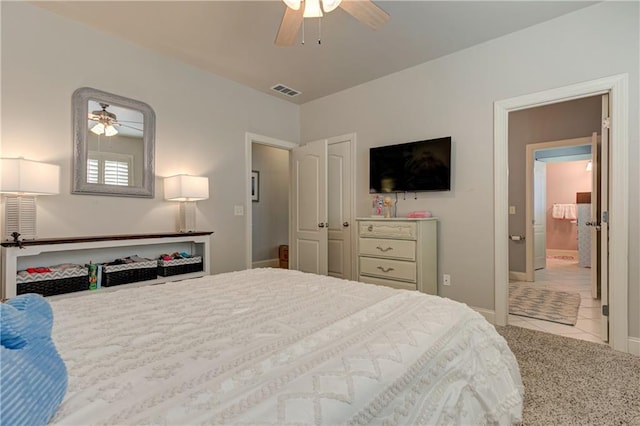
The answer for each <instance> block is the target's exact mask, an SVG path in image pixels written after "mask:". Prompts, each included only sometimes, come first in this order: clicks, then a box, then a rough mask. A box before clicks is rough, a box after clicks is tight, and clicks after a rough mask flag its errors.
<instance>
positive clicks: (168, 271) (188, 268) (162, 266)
mask: <svg viewBox="0 0 640 426" xmlns="http://www.w3.org/2000/svg"><path fill="white" fill-rule="evenodd" d="M203 269H204V268H203V263H202V257H201V256H194V257H188V258H185V259H172V260H159V261H158V275H160V276H162V277H168V276H171V275H180V274H188V273H191V272H200V271H202V270H203Z"/></svg>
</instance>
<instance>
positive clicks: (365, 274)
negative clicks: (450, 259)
mask: <svg viewBox="0 0 640 426" xmlns="http://www.w3.org/2000/svg"><path fill="white" fill-rule="evenodd" d="M356 220H357V223H358V280H359V281H362V282H366V283H371V284H380V285H386V286H390V287H395V288H402V289H408V290H418V291H421V292H423V293H429V294H438V271H437V265H438V256H437V253H438V247H437V225H438V220H437V218H427V219H407V218H392V219H385V218H358V219H356Z"/></svg>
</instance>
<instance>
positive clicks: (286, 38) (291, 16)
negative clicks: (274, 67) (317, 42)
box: [275, 7, 304, 46]
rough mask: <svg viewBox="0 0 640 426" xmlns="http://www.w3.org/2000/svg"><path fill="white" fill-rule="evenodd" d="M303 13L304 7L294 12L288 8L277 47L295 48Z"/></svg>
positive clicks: (277, 39) (277, 40)
mask: <svg viewBox="0 0 640 426" xmlns="http://www.w3.org/2000/svg"><path fill="white" fill-rule="evenodd" d="M303 13H304V7H300V8H299V9H298V10H293V9H291V8H290V7H287V8H286V10H285V11H284V16H283V17H282V22H280V28H279V29H278V35H277V36H276V41H275V43H276V46H293V44H294V43H295V42H296V38H297V37H298V31H300V26H301V25H302V19H303V18H302V14H303Z"/></svg>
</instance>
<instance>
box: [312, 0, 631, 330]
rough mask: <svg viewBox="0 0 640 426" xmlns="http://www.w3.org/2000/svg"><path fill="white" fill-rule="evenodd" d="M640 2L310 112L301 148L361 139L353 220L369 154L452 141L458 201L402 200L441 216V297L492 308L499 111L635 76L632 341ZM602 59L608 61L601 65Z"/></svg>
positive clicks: (469, 52) (492, 46)
mask: <svg viewBox="0 0 640 426" xmlns="http://www.w3.org/2000/svg"><path fill="white" fill-rule="evenodd" d="M638 16H639V4H638V3H637V2H604V3H600V4H597V5H594V6H591V7H588V8H585V9H582V10H579V11H577V12H575V13H572V14H569V15H565V16H563V17H560V18H557V19H554V20H551V21H548V22H546V23H543V24H540V25H536V26H533V27H530V28H528V29H525V30H523V31H520V32H517V33H513V34H511V35H508V36H505V37H501V38H499V39H496V40H493V41H490V42H487V43H484V44H481V45H478V46H475V47H472V48H469V49H466V50H463V51H461V52H458V53H455V54H452V55H449V56H445V57H442V58H440V59H437V60H434V61H431V62H427V63H425V64H422V65H419V66H416V67H413V68H410V69H407V70H405V71H402V72H399V73H396V74H393V75H389V76H387V77H383V78H381V79H378V80H374V81H372V82H369V83H366V84H363V85H360V86H357V87H354V88H351V89H348V90H345V91H343V92H340V93H337V94H335V95H332V96H328V97H325V98H322V99H319V100H317V101H314V102H309V103H307V104H305V105H303V106H302V137H301V140H303V141H311V140H316V139H321V138H323V137H326V136H330V135H339V134H345V133H349V132H357V134H358V151H357V214H358V215H362V216H364V215H368V214H369V195H368V190H367V186H368V168H369V167H368V150H369V148H370V147H372V146H378V145H387V144H392V143H399V142H407V141H412V140H418V139H429V138H435V137H441V136H449V135H450V136H452V138H453V147H452V162H453V170H452V185H453V188H452V191H451V192H444V193H424V194H420V195H418V200H417V201H416V200H413V198H410V199H408V200H407V201H400V203H399V213H400V214H402V213H406V212H407V211H410V210H417V209H429V210H431V211H432V212H433V213H434V214H435V215H436V216H438V217H440V227H439V238H438V239H439V249H438V252H439V275H440V276H441V275H442V274H443V273H448V274H451V282H452V284H451V286H450V287H441V286H440V287H439V291H440V294H441V295H443V296H446V297H450V298H453V299H456V300H459V301H462V302H465V303H467V304H470V305H473V306H476V307H478V308H483V309H488V310H493V309H494V268H493V264H494V247H493V235H494V229H493V228H494V227H493V218H494V207H493V206H494V204H493V173H494V171H493V103H494V102H495V101H499V100H502V99H507V98H511V97H515V96H519V95H524V94H528V93H534V92H538V91H542V90H547V89H551V88H556V87H560V86H565V85H569V84H573V83H577V82H582V81H587V80H593V79H597V78H600V77H604V76H610V75H615V74H620V73H628V74H629V96H630V103H629V107H630V110H629V112H630V127H629V140H630V149H629V157H630V159H631V161H630V165H631V167H630V168H629V169H630V171H629V182H630V200H629V202H630V208H629V225H630V229H629V230H630V234H631V236H630V239H629V241H630V243H629V260H630V262H629V265H630V271H629V286H630V288H629V320H630V321H629V333H630V335H631V336H640V309H639V305H640V274H639V273H638V264H639V263H640V262H638V261H637V260H638V259H639V258H640V250H639V248H638V240H639V239H640V238H639V236H640V231H639V228H638V226H639V223H640V217H639V213H638V207H639V200H640V194H639V191H640V188H639V185H637V183H638V182H639V178H638V168H637V167H634V166H633V164H638V160H639V149H638V146H639V143H638V136H639V135H638V133H639V132H638V120H637V117H638V114H639V112H638V90H639V87H638V81H639V79H640V75H639V72H638V64H639V59H640V58H639V53H638V52H639V51H640V44H639V43H640V42H639V39H640V37H639V22H638ZM605 54H606V58H605Z"/></svg>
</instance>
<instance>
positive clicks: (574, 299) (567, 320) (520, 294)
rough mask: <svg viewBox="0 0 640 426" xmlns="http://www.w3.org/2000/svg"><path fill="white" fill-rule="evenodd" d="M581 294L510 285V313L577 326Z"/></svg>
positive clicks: (525, 284)
mask: <svg viewBox="0 0 640 426" xmlns="http://www.w3.org/2000/svg"><path fill="white" fill-rule="evenodd" d="M579 308H580V294H579V293H577V292H569V291H560V290H552V289H549V288H542V287H540V286H539V285H536V284H527V283H522V282H518V283H510V284H509V313H510V314H513V315H519V316H523V317H529V318H536V319H541V320H545V321H551V322H557V323H560V324H566V325H576V321H577V320H578V309H579Z"/></svg>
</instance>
